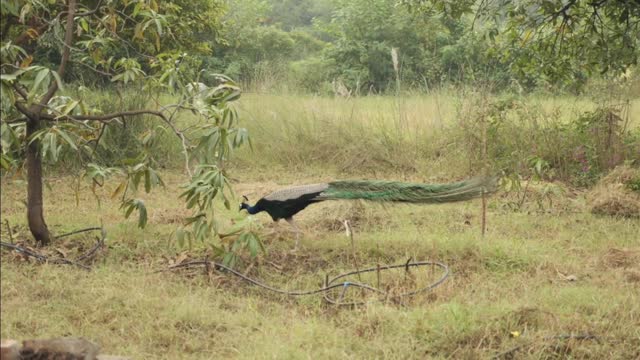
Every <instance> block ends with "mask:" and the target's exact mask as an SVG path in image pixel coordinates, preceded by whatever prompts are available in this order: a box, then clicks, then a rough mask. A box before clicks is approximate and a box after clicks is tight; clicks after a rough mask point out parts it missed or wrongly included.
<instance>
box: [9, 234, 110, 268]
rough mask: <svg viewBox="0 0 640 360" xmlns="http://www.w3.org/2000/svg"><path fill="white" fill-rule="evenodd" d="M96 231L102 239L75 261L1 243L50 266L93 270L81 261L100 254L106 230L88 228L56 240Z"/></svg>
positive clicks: (61, 236) (97, 238) (97, 239)
mask: <svg viewBox="0 0 640 360" xmlns="http://www.w3.org/2000/svg"><path fill="white" fill-rule="evenodd" d="M95 230H100V231H101V236H100V237H96V243H95V245H94V246H93V247H92V248H91V249H89V250H88V251H87V252H85V253H84V254H82V255H80V256H78V257H77V258H76V259H75V260H69V259H67V258H52V257H49V256H46V255H43V254H41V253H39V252H37V251H34V250H31V249H28V248H26V247H24V246H19V245H16V244H10V243H6V242H3V241H0V246H2V247H5V248H7V249H11V250H13V251H17V252H19V253H21V254H23V255H26V256H27V257H32V258H34V259H36V260H37V261H39V262H42V263H49V264H63V265H73V266H77V267H79V268H82V269H84V270H87V271H88V270H91V267H90V266H87V265H85V264H82V263H80V261H86V260H90V259H93V257H94V256H95V254H96V253H97V252H98V250H99V249H101V248H102V247H103V246H104V242H105V240H106V238H107V232H106V231H105V230H104V228H99V227H90V228H86V229H80V230H76V231H72V232H69V233H66V234H63V235H60V236H58V237H56V239H60V238H63V237H67V236H71V235H75V234H79V233H82V232H87V231H95Z"/></svg>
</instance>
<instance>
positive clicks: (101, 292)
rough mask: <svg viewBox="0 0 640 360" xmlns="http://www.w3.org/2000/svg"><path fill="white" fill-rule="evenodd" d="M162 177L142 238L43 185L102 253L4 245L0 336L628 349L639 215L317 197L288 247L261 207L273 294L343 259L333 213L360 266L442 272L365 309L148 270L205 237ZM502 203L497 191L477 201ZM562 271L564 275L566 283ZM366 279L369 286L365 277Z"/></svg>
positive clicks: (272, 350)
mask: <svg viewBox="0 0 640 360" xmlns="http://www.w3.org/2000/svg"><path fill="white" fill-rule="evenodd" d="M288 176H291V177H292V178H296V179H297V180H298V181H306V182H312V181H317V180H318V178H317V177H314V176H313V175H310V176H308V177H307V178H304V177H303V175H302V174H299V173H298V174H295V175H294V174H288ZM165 178H166V180H167V184H168V185H167V186H168V188H167V190H166V191H160V192H156V193H155V194H153V196H148V197H147V201H148V207H149V209H150V216H151V219H153V221H151V223H150V225H149V227H148V228H147V229H146V230H145V231H140V230H138V229H136V228H135V227H134V224H133V222H129V221H123V220H122V218H121V214H120V213H119V211H118V210H117V204H116V203H114V202H112V201H111V200H108V199H105V200H104V201H103V202H102V204H101V206H100V207H98V206H97V204H96V203H95V201H94V200H93V195H91V194H90V192H89V191H88V187H87V185H84V186H83V189H82V191H81V193H80V195H81V196H80V199H81V201H80V205H79V207H76V205H75V204H74V202H73V201H70V199H73V192H72V187H70V186H65V184H67V183H68V182H69V178H65V177H63V178H57V179H54V180H53V181H52V185H53V187H54V188H55V189H56V190H55V191H53V192H52V191H47V193H46V209H47V210H48V212H47V215H48V220H49V223H50V224H52V227H53V228H54V229H55V230H56V231H57V232H63V231H67V230H71V229H74V228H77V227H82V226H86V225H91V224H95V223H98V222H99V221H100V219H102V220H103V221H104V223H105V225H106V226H107V229H108V232H109V238H108V243H109V247H108V250H107V251H105V252H104V253H102V254H101V255H100V256H99V258H98V261H97V263H96V264H95V266H94V270H93V271H91V272H85V271H82V270H79V269H75V268H72V267H66V266H54V265H40V264H34V263H30V262H24V261H17V260H16V259H14V258H13V256H11V255H9V254H8V253H7V252H5V251H4V250H3V251H2V264H1V266H2V269H1V270H2V275H1V276H2V289H1V290H2V305H1V312H2V313H1V315H2V332H1V335H2V337H3V338H5V337H13V338H27V337H36V336H37V337H48V336H62V335H78V336H85V337H88V338H90V339H92V340H95V341H97V342H99V343H101V344H102V346H103V348H104V349H105V351H108V352H110V353H119V354H123V355H129V356H132V357H133V358H164V359H202V358H216V357H230V358H416V357H418V358H424V357H432V358H447V357H453V358H465V357H467V358H488V357H491V356H493V355H496V354H498V353H500V352H503V351H507V350H509V349H512V348H514V347H516V346H519V348H518V349H517V350H516V351H515V354H516V355H517V356H520V357H526V358H562V357H574V358H594V359H595V358H603V357H609V358H611V357H613V358H634V357H637V356H638V352H637V351H638V350H637V349H639V348H640V336H639V334H638V333H637V324H638V322H639V321H640V318H639V314H640V305H639V304H640V291H639V288H638V284H639V282H638V281H637V278H638V273H640V267H639V265H638V261H636V260H637V256H638V252H639V251H640V247H639V246H638V243H637V234H638V233H639V232H640V224H638V222H637V221H630V220H625V219H615V218H601V217H594V216H592V215H589V214H586V213H574V214H562V215H560V216H558V215H555V214H554V215H548V214H544V213H533V214H530V215H525V214H522V213H508V212H504V211H490V212H489V231H488V235H487V238H486V239H484V240H483V239H481V238H480V236H479V204H478V203H476V202H470V203H464V204H453V205H443V206H388V207H384V208H373V209H371V208H369V209H364V210H363V208H362V207H361V205H357V203H356V204H355V205H347V204H345V203H341V202H328V203H326V204H323V205H321V206H315V205H314V206H312V207H310V208H309V209H308V211H305V212H303V213H301V214H300V215H301V216H300V219H299V220H300V224H301V226H302V227H303V228H304V229H305V234H304V237H303V241H302V244H303V249H302V250H300V251H299V252H298V253H297V254H291V253H290V249H291V246H292V236H293V235H292V234H291V233H289V232H288V230H287V229H288V225H287V224H285V223H282V224H277V225H276V226H275V227H274V226H272V225H268V224H269V223H270V219H268V217H267V216H266V215H264V216H263V215H259V216H258V218H259V219H260V221H261V222H264V223H265V225H268V226H266V227H265V230H264V232H265V241H266V243H267V245H268V249H269V252H268V254H266V255H263V256H261V258H260V259H259V260H258V262H257V263H256V264H255V265H254V266H253V267H252V268H251V269H250V272H249V273H250V274H251V275H252V276H256V277H259V278H263V279H265V280H267V281H269V282H270V283H273V284H275V285H277V286H279V287H286V288H290V289H294V288H313V287H316V286H318V285H319V284H320V283H321V282H322V281H323V279H324V275H325V274H327V273H331V274H337V273H340V272H343V271H346V270H348V269H352V268H354V263H353V256H352V254H351V247H350V243H349V241H348V238H347V237H345V236H344V233H343V232H342V231H340V230H339V229H337V228H332V227H331V226H329V228H327V225H326V224H332V222H333V221H338V220H340V218H342V217H351V219H352V221H353V222H354V227H355V231H356V237H355V241H356V249H357V261H358V265H359V266H360V267H365V266H366V267H368V266H375V264H376V263H377V262H378V261H380V262H383V263H402V262H404V261H406V259H407V258H409V257H413V258H414V259H434V260H441V261H444V262H445V263H447V264H449V266H451V269H452V271H453V275H452V277H451V278H450V279H449V280H448V281H447V282H446V283H445V284H444V285H443V286H441V287H439V288H438V289H436V290H435V291H433V292H432V293H430V294H425V295H423V296H419V297H416V298H414V299H411V300H408V301H407V302H406V304H405V305H403V306H401V305H397V304H393V303H378V302H370V303H368V304H367V305H365V306H361V307H358V308H356V309H337V308H333V307H331V306H327V305H325V304H323V303H322V301H321V298H320V297H304V298H286V297H281V296H277V295H273V294H270V293H265V292H263V291H260V290H257V289H255V288H253V287H251V286H248V285H247V284H245V283H242V282H239V281H237V280H236V279H233V278H229V277H227V276H225V275H224V274H216V273H214V274H211V275H210V276H207V275H206V274H204V273H203V272H202V271H200V270H194V271H192V272H175V273H162V274H154V273H153V272H152V271H153V270H155V269H158V268H163V267H166V266H167V265H169V264H170V263H172V262H175V261H178V260H180V259H185V256H187V257H189V258H201V257H203V256H204V253H205V252H206V251H207V250H206V248H207V246H206V244H194V248H193V249H191V250H188V249H186V251H187V252H186V254H184V252H185V249H180V248H177V247H176V245H175V243H174V242H173V241H171V240H170V234H171V231H172V230H173V229H174V228H175V223H176V221H178V220H177V219H178V218H180V217H181V211H182V210H181V208H182V205H181V202H180V201H179V200H178V199H177V198H176V194H177V193H178V191H177V186H178V184H180V182H181V177H180V176H179V175H177V174H172V173H167V174H165ZM283 182H284V181H283ZM260 184H262V185H260ZM278 186H281V185H278V184H273V183H266V184H265V183H241V184H238V189H241V190H239V193H242V192H241V191H245V192H248V190H250V189H255V190H254V193H255V194H252V197H253V198H256V197H258V196H261V195H262V194H263V193H266V192H268V191H271V190H272V189H274V188H277V187H278ZM107 190H108V189H105V190H104V193H105V194H108V191H107ZM23 197H24V184H23V183H21V182H13V181H11V180H10V179H3V183H2V215H3V219H7V220H8V221H9V222H10V224H12V226H13V228H14V237H15V238H24V237H25V236H26V228H25V225H24V218H23V215H22V214H23V209H22V208H21V207H22V205H21V204H20V199H22V198H23ZM500 201H501V200H499V198H498V197H496V198H494V199H493V200H492V203H491V204H490V205H492V206H490V209H498V208H500ZM379 220H380V221H379ZM54 224H56V225H57V226H53V225H54ZM223 225H224V224H223ZM278 229H279V230H278ZM271 230H273V231H276V230H278V231H280V232H281V235H280V238H279V240H278V239H275V238H272V237H269V235H268V234H269V232H270V231H271ZM327 230H330V231H327ZM334 230H335V231H334ZM6 236H7V233H6V232H5V230H4V229H3V232H2V238H3V240H5V239H6ZM77 241H80V240H77ZM85 241H87V242H90V241H91V239H86V240H85ZM183 254H184V255H183ZM427 274H428V275H429V276H437V272H436V273H435V274H430V272H427ZM570 275H573V276H574V277H575V279H576V280H575V281H569V280H567V279H568V278H570V277H569V276H570ZM402 279H404V278H402V276H400V274H398V276H397V277H396V276H392V275H391V274H388V275H385V278H383V282H384V283H383V285H384V284H387V285H386V286H392V287H394V286H395V287H396V288H402V289H405V288H408V287H411V286H418V285H420V281H426V280H428V279H427V278H425V279H423V280H420V281H417V282H416V283H415V284H414V283H411V282H409V283H406V282H402V281H404V280H402ZM420 279H422V278H420ZM363 280H365V281H370V282H373V283H375V277H374V278H365V279H363ZM397 280H402V281H401V282H398V281H397ZM349 296H352V297H354V298H355V297H358V296H359V293H358V292H354V293H351V294H349ZM514 331H518V332H520V336H518V337H513V335H511V332H514ZM567 334H593V335H595V336H597V337H598V339H599V341H594V340H576V339H571V338H565V339H563V338H547V337H553V336H558V335H567Z"/></svg>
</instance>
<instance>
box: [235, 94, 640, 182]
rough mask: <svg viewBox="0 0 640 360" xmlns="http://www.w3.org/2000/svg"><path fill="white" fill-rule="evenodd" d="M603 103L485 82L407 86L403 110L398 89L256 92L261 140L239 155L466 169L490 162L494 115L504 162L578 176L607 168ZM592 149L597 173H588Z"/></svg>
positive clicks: (266, 164)
mask: <svg viewBox="0 0 640 360" xmlns="http://www.w3.org/2000/svg"><path fill="white" fill-rule="evenodd" d="M597 109H599V105H598V104H597V103H596V102H595V101H592V100H589V99H588V98H585V97H582V98H577V97H549V96H540V95H538V96H530V97H519V96H515V97H494V96H486V95H485V94H482V93H481V92H480V91H477V90H469V91H466V92H464V93H456V92H453V91H442V92H434V93H430V94H428V95H411V96H405V97H403V100H402V111H398V101H397V98H394V97H382V96H368V97H361V98H350V99H344V98H327V97H315V96H294V95H264V94H260V95H258V94H246V95H245V96H244V98H243V99H242V100H241V102H240V105H239V112H240V116H241V118H242V119H243V121H244V123H245V125H246V126H247V127H248V128H249V131H250V134H251V136H252V139H253V144H254V147H253V151H251V150H249V149H246V150H243V151H242V152H240V154H239V159H240V164H241V165H243V166H244V167H250V168H253V169H258V170H259V171H261V170H269V169H273V168H282V169H292V170H296V169H303V168H304V169H309V168H312V169H313V168H315V169H318V171H322V172H323V173H324V174H326V175H328V176H329V175H331V176H335V175H342V176H367V177H388V176H394V177H405V178H415V179H419V180H434V179H440V178H451V177H463V176H467V175H470V174H474V173H477V172H478V171H480V169H481V164H479V155H480V153H481V151H480V148H479V141H480V128H479V122H480V121H481V120H482V119H485V120H486V121H487V122H488V124H489V129H488V132H489V133H488V142H489V143H488V155H489V158H490V159H489V161H490V162H491V163H492V166H493V168H494V170H499V169H503V170H505V171H507V172H518V173H524V174H525V175H526V174H528V173H530V172H531V171H532V169H531V168H532V167H534V166H535V161H536V159H539V160H541V161H542V163H543V164H544V165H545V167H546V168H547V169H548V170H553V171H550V172H548V175H549V176H551V177H555V178H560V179H563V180H571V181H572V180H574V179H573V178H576V177H580V176H586V175H588V176H592V177H596V176H597V175H598V173H595V172H596V170H597V171H598V172H601V171H603V170H605V169H601V168H597V169H595V168H593V166H594V165H595V164H596V163H598V161H599V159H598V157H601V156H603V155H602V154H601V153H598V152H594V151H595V150H593V149H592V148H593V147H594V146H596V142H597V141H599V139H598V138H597V136H599V135H597V134H594V133H593V132H594V131H596V130H597V126H599V125H598V123H597V120H598V119H597V116H598V114H599V113H598V112H597V111H596V110H597ZM601 111H603V110H601ZM621 115H622V117H624V120H625V121H626V122H627V125H626V132H625V134H619V135H620V136H621V137H624V138H621V139H620V141H622V142H623V143H624V146H625V151H624V152H623V153H624V154H623V155H624V159H622V160H625V159H626V160H630V161H638V162H640V135H639V134H638V133H639V131H640V126H639V125H638V124H639V123H640V101H639V100H638V99H636V100H634V101H632V102H630V103H629V106H627V107H625V108H624V112H623V113H622V114H621ZM594 117H595V118H594ZM590 121H591V122H593V123H594V124H592V125H593V126H592V127H589V126H591V125H589V124H590V123H589V122H590ZM585 124H586V125H585ZM400 125H401V126H400ZM580 126H582V128H579V127H580ZM585 126H586V127H585ZM636 149H638V151H637V152H636V151H635V150H636ZM602 150H606V149H599V151H600V152H601V151H602ZM588 151H591V152H590V153H588V154H587V153H584V152H588ZM581 152H583V153H584V154H583V153H581ZM584 157H586V161H590V162H592V163H593V164H587V165H589V166H591V167H592V168H593V169H592V168H590V170H589V171H592V172H594V173H589V174H586V175H585V174H584V172H585V171H583V170H584V168H585V167H586V166H587V165H585V163H584V162H585V159H584ZM589 171H587V172H589ZM578 183H580V182H579V181H578Z"/></svg>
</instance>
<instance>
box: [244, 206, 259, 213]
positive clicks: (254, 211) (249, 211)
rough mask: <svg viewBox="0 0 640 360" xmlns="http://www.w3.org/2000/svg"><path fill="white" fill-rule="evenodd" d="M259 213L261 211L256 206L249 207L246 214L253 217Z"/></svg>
mask: <svg viewBox="0 0 640 360" xmlns="http://www.w3.org/2000/svg"><path fill="white" fill-rule="evenodd" d="M260 211H262V209H260V208H259V207H258V206H249V207H247V212H248V213H249V214H251V215H255V214H257V213H259V212H260Z"/></svg>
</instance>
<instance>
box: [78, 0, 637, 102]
mask: <svg viewBox="0 0 640 360" xmlns="http://www.w3.org/2000/svg"><path fill="white" fill-rule="evenodd" d="M171 4H174V5H178V6H179V12H180V13H179V14H177V15H178V17H181V16H182V14H185V15H184V18H185V19H188V21H186V20H185V21H184V24H182V25H179V26H178V29H174V33H175V34H177V35H176V37H178V38H179V40H182V43H180V41H178V43H179V45H180V46H175V49H178V48H180V49H181V50H184V49H185V48H186V49H187V50H188V51H189V52H188V53H185V54H188V55H189V61H192V62H193V61H195V63H194V64H192V65H194V66H192V67H191V68H196V69H201V71H200V75H199V77H200V81H202V82H204V83H205V84H210V83H213V82H215V81H213V79H214V76H213V75H212V74H217V73H223V74H226V75H228V76H229V77H231V78H233V79H235V80H237V81H239V82H240V83H241V84H242V85H243V88H244V90H245V91H261V92H264V91H277V92H283V91H284V92H304V93H316V94H338V95H343V96H345V95H347V96H356V95H367V94H385V93H394V92H396V91H399V90H401V89H402V90H405V91H407V90H418V91H428V90H431V89H435V88H441V87H443V86H450V85H456V84H474V85H477V84H483V86H485V87H486V86H488V87H489V88H491V89H500V90H501V91H515V92H518V93H522V92H531V91H536V90H542V91H551V92H569V93H573V94H579V93H581V92H583V91H584V89H585V86H586V85H587V83H588V80H589V79H597V80H599V79H602V78H603V77H606V76H609V75H611V73H612V72H609V73H607V70H609V69H608V68H607V67H608V66H609V63H606V64H605V63H603V64H602V66H601V67H598V66H597V65H599V64H597V63H598V62H599V61H601V60H602V59H597V58H593V57H592V56H591V55H590V54H589V53H588V52H587V50H586V49H585V48H584V46H583V45H584V44H580V46H581V47H582V48H576V49H566V48H568V47H567V46H565V49H563V44H562V39H560V41H559V48H554V49H552V50H551V51H545V50H547V49H541V48H540V47H535V46H532V44H528V43H526V42H527V41H528V39H529V38H533V37H535V34H531V33H529V34H524V35H523V34H522V33H519V34H515V30H514V29H510V28H509V25H508V23H507V22H506V20H505V21H504V22H503V21H501V20H500V19H499V18H498V19H497V20H496V18H495V17H492V18H490V19H489V18H487V17H483V16H478V14H477V13H474V12H468V13H465V14H462V15H460V14H451V13H447V12H442V11H437V10H436V9H427V10H421V11H415V10H412V8H411V7H410V6H406V4H402V3H399V2H398V1H396V0H371V1H370V0H353V1H352V0H318V1H315V0H238V1H229V2H225V1H217V2H216V1H214V2H206V1H195V2H190V3H189V2H184V1H174V2H172V3H171ZM180 27H182V28H183V30H184V33H183V34H181V33H180ZM531 35H534V36H531ZM538 35H539V34H538ZM631 35H633V34H631ZM516 36H519V37H520V38H521V39H522V40H521V41H517V40H514V37H516ZM571 40H572V41H573V39H571ZM605 40H606V39H604V40H602V41H605ZM151 41H152V40H151ZM567 42H569V41H567ZM185 43H188V44H186V45H187V46H185ZM105 45H107V44H100V46H105ZM109 45H110V46H112V45H114V44H109ZM612 45H614V44H612ZM593 46H594V47H602V46H605V44H603V43H602V42H599V39H598V38H596V37H594V38H593ZM118 47H119V48H120V49H117V48H118ZM162 47H163V49H165V51H166V49H167V48H171V46H168V45H167V44H166V40H163V44H162ZM554 47H556V44H554ZM125 48H126V46H122V45H117V46H115V47H114V48H112V49H111V51H116V52H126V54H124V53H123V54H122V55H126V56H128V57H135V54H133V55H132V54H131V53H130V52H129V51H127V50H126V49H125ZM558 50H560V51H558ZM629 51H632V52H634V53H635V54H632V56H633V57H635V58H637V49H629ZM392 52H394V53H395V55H392ZM394 56H395V64H394ZM610 56H612V55H610ZM614 56H615V55H614ZM115 58H118V56H115ZM194 59H196V60H194ZM610 62H611V63H613V62H615V61H610ZM594 63H596V64H595V65H596V66H595V67H594ZM594 69H595V71H594ZM76 70H77V71H74V72H73V73H74V74H75V75H69V76H76V77H82V78H83V79H82V80H83V81H84V82H85V83H86V82H87V81H94V82H96V83H100V82H102V83H108V82H109V78H100V77H99V76H98V77H95V74H93V73H91V72H90V69H82V68H79V69H76ZM83 70H84V71H85V72H86V73H87V74H85V75H83ZM617 70H619V69H617ZM622 72H623V73H624V70H623V71H622ZM613 73H614V75H615V76H618V75H619V74H620V71H616V72H613ZM89 74H91V75H89ZM625 74H626V76H627V77H629V76H630V74H631V73H630V72H626V73H625ZM614 75H611V76H614Z"/></svg>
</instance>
